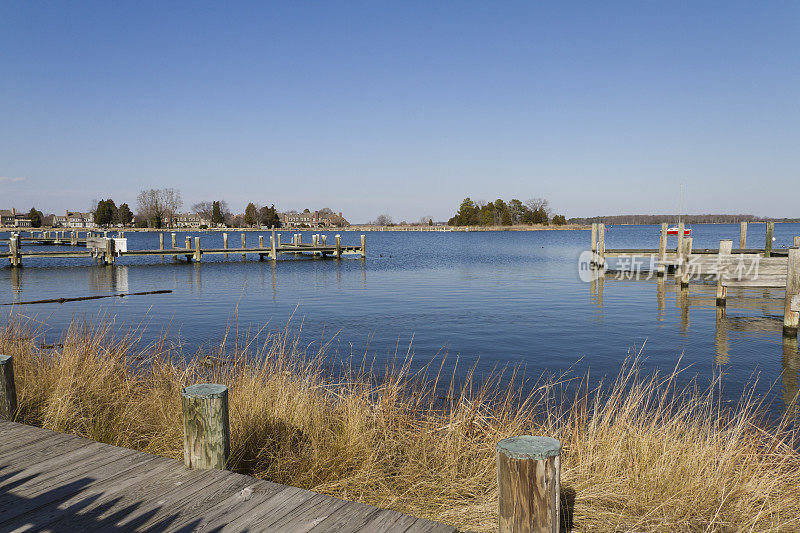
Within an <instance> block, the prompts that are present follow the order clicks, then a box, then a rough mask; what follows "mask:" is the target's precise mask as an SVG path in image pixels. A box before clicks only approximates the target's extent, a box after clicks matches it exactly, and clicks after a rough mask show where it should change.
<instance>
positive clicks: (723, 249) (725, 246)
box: [717, 241, 733, 307]
mask: <svg viewBox="0 0 800 533" xmlns="http://www.w3.org/2000/svg"><path fill="white" fill-rule="evenodd" d="M732 249H733V241H719V255H718V256H717V307H725V304H726V303H727V297H728V288H727V287H725V286H724V285H723V284H722V282H723V281H724V278H725V273H726V272H727V269H725V268H723V267H722V265H723V262H722V260H723V258H725V257H726V256H730V255H731V250H732Z"/></svg>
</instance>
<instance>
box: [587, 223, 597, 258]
mask: <svg viewBox="0 0 800 533" xmlns="http://www.w3.org/2000/svg"><path fill="white" fill-rule="evenodd" d="M589 248H590V249H591V252H592V259H591V261H590V265H594V258H595V255H596V254H597V222H592V231H591V235H590V236H589Z"/></svg>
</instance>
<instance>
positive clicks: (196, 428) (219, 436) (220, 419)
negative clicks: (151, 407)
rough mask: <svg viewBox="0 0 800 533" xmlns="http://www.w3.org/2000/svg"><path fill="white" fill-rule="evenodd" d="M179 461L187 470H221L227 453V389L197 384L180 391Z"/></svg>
mask: <svg viewBox="0 0 800 533" xmlns="http://www.w3.org/2000/svg"><path fill="white" fill-rule="evenodd" d="M181 404H182V406H183V461H184V463H186V466H188V467H189V468H200V469H206V470H207V469H210V468H218V469H221V470H224V469H225V466H226V464H227V462H228V456H229V455H230V451H231V442H230V426H229V424H228V387H226V386H225V385H215V384H210V383H209V384H201V385H192V386H190V387H186V388H185V389H183V390H182V391H181Z"/></svg>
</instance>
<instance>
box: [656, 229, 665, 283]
mask: <svg viewBox="0 0 800 533" xmlns="http://www.w3.org/2000/svg"><path fill="white" fill-rule="evenodd" d="M666 260H667V223H666V222H663V223H662V224H661V236H660V237H659V238H658V270H657V275H658V276H663V275H664V273H665V272H666V270H667V265H666V264H665V262H666Z"/></svg>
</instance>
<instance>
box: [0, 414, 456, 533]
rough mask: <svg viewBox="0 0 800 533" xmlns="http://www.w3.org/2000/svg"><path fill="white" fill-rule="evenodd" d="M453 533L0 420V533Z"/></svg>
mask: <svg viewBox="0 0 800 533" xmlns="http://www.w3.org/2000/svg"><path fill="white" fill-rule="evenodd" d="M18 530H19V531H24V530H36V531H93V532H97V533H100V532H106V531H108V532H120V531H153V532H155V531H158V532H163V531H181V532H189V531H198V532H199V531H252V532H256V531H274V532H293V531H297V532H300V531H302V532H313V533H322V532H338V533H345V532H355V531H363V532H372V533H378V532H382V531H386V532H397V533H400V532H404V533H412V532H416V533H423V532H427V533H454V532H455V531H456V530H455V529H454V528H453V527H450V526H446V525H443V524H439V523H436V522H431V521H428V520H423V519H420V518H414V517H411V516H407V515H404V514H401V513H398V512H395V511H389V510H384V509H378V508H376V507H372V506H369V505H364V504H360V503H355V502H347V501H343V500H339V499H337V498H333V497H330V496H323V495H321V494H316V493H314V492H310V491H307V490H303V489H298V488H294V487H287V486H284V485H279V484H276V483H271V482H269V481H263V480H258V479H255V478H253V477H250V476H245V475H241V474H236V473H234V472H230V471H226V470H193V469H190V468H187V467H186V466H184V464H183V463H182V462H180V461H176V460H173V459H167V458H164V457H158V456H155V455H150V454H146V453H142V452H137V451H134V450H130V449H127V448H119V447H117V446H110V445H108V444H102V443H99V442H94V441H90V440H86V439H82V438H80V437H75V436H72V435H67V434H64V433H56V432H53V431H49V430H46V429H41V428H36V427H32V426H26V425H22V424H17V423H14V422H8V421H5V420H0V531H18Z"/></svg>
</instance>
